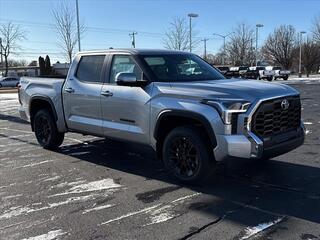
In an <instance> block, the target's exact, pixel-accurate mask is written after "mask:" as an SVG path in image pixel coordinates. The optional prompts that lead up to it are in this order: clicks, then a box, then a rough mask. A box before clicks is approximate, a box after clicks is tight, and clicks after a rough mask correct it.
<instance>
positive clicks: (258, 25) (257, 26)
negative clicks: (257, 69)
mask: <svg viewBox="0 0 320 240" xmlns="http://www.w3.org/2000/svg"><path fill="white" fill-rule="evenodd" d="M262 27H263V24H259V23H258V24H256V66H257V65H258V38H259V28H262Z"/></svg>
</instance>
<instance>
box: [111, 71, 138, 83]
mask: <svg viewBox="0 0 320 240" xmlns="http://www.w3.org/2000/svg"><path fill="white" fill-rule="evenodd" d="M116 83H117V85H120V86H135V85H136V84H137V77H136V75H135V74H134V73H125V72H120V73H118V74H117V75H116Z"/></svg>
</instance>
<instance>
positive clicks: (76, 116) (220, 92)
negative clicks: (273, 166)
mask: <svg viewBox="0 0 320 240" xmlns="http://www.w3.org/2000/svg"><path fill="white" fill-rule="evenodd" d="M190 66H192V67H191V68H190ZM20 84H21V88H19V101H20V103H21V106H20V107H19V112H20V115H21V117H22V118H23V119H25V120H28V121H30V123H31V128H32V130H33V131H34V132H35V136H36V138H37V140H38V142H39V144H40V145H41V146H43V147H44V148H46V149H55V148H57V147H59V146H60V145H61V144H62V142H63V139H64V135H65V133H66V132H69V131H70V132H78V133H83V134H91V135H95V136H101V137H107V138H111V139H119V140H122V141H131V142H135V143H140V144H145V145H148V146H151V147H152V148H153V149H154V150H155V152H156V153H157V156H158V157H159V159H161V160H162V161H163V163H164V166H165V168H166V169H167V171H168V172H169V173H170V174H171V175H172V176H174V177H176V178H177V179H178V180H180V181H182V182H186V183H190V182H192V183H194V182H204V180H205V179H206V178H207V177H208V176H210V174H211V173H212V172H213V170H214V168H215V166H216V163H217V162H219V161H223V160H225V159H228V158H230V157H238V158H252V159H258V160H262V159H268V158H271V157H274V156H278V155H281V154H284V153H286V152H289V151H291V150H293V149H295V148H297V147H298V146H300V145H302V144H303V141H304V136H305V131H304V125H303V122H302V121H301V103H300V97H299V92H298V91H297V90H295V89H294V88H292V87H290V86H288V85H282V84H270V83H265V82H259V81H252V80H246V79H226V78H225V77H224V76H223V75H222V74H221V73H220V72H219V71H218V70H216V69H215V68H213V67H212V66H210V65H209V64H208V63H206V62H205V61H203V60H202V59H201V58H199V57H198V56H196V55H194V54H192V53H186V52H179V51H168V50H141V49H140V50H139V49H129V50H126V49H113V50H106V51H94V52H80V53H78V54H77V55H76V57H75V58H74V60H73V62H72V65H71V68H70V70H69V72H68V76H67V78H66V79H53V78H48V79H41V78H28V77H26V78H22V79H21V83H20ZM279 114H280V115H281V117H275V116H279Z"/></svg>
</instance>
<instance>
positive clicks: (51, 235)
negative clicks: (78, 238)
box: [22, 229, 67, 240]
mask: <svg viewBox="0 0 320 240" xmlns="http://www.w3.org/2000/svg"><path fill="white" fill-rule="evenodd" d="M65 234H67V233H66V232H63V231H62V230H61V229H59V230H53V231H50V232H48V233H46V234H42V235H39V236H35V237H29V238H24V239H22V240H54V239H57V237H59V236H63V235H65Z"/></svg>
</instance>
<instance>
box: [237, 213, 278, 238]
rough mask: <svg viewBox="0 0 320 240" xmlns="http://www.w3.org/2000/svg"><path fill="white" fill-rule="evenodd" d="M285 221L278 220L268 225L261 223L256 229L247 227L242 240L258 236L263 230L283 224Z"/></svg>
mask: <svg viewBox="0 0 320 240" xmlns="http://www.w3.org/2000/svg"><path fill="white" fill-rule="evenodd" d="M282 219H283V217H281V218H278V219H276V220H274V221H271V222H267V223H260V224H259V225H258V226H255V227H247V228H246V229H245V230H244V231H245V235H244V236H243V237H242V238H240V240H244V239H248V238H250V237H252V236H253V235H256V234H257V233H259V232H262V231H263V230H265V229H267V228H269V227H271V226H273V225H275V224H277V223H279V222H281V221H282Z"/></svg>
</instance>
